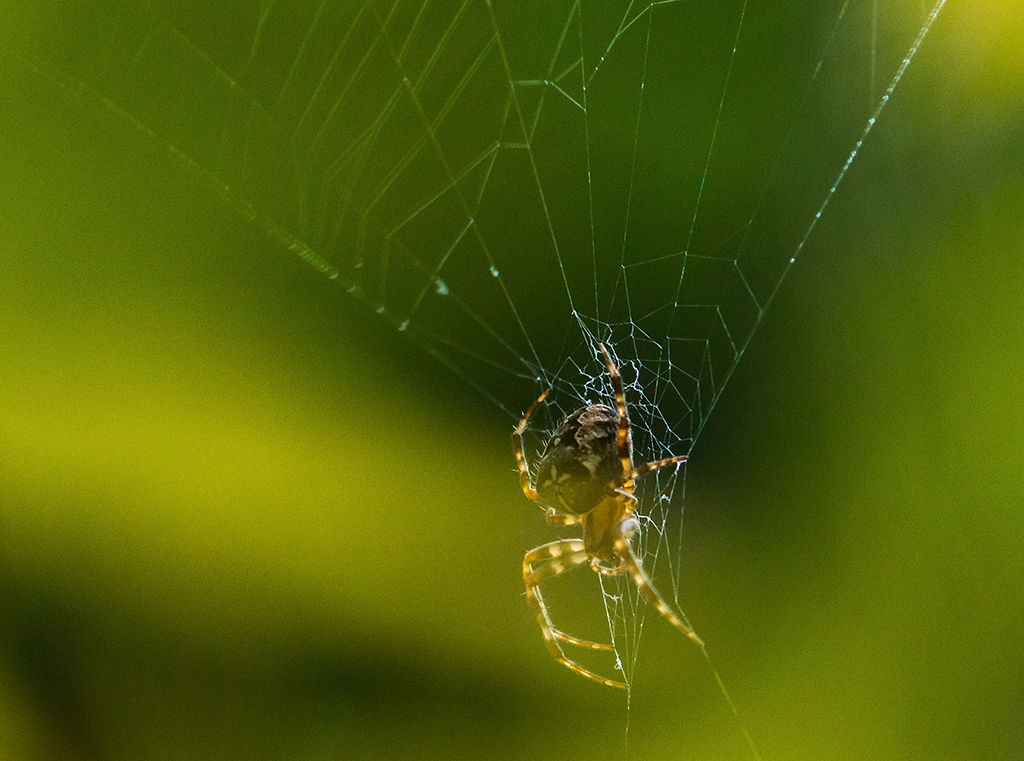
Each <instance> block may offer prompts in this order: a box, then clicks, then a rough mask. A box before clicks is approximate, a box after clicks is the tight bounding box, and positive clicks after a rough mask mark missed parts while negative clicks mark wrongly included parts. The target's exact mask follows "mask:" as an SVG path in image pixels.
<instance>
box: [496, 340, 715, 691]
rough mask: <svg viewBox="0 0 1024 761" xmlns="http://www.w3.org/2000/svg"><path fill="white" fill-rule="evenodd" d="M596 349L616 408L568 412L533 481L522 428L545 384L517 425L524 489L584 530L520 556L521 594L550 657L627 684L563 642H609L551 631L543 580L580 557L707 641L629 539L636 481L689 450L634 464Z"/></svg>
mask: <svg viewBox="0 0 1024 761" xmlns="http://www.w3.org/2000/svg"><path fill="white" fill-rule="evenodd" d="M598 348H599V349H600V350H601V354H602V355H603V356H604V361H605V364H606V365H607V366H608V374H609V376H610V378H611V383H612V389H613V391H614V392H615V408H614V409H613V408H612V407H609V406H608V405H605V404H592V405H590V406H587V407H581V408H580V409H578V410H576V411H575V412H573V413H572V414H570V415H569V416H568V417H567V418H566V419H565V421H564V422H563V423H562V424H561V425H560V426H559V427H558V429H557V430H556V431H555V433H554V434H553V435H552V436H551V439H550V440H549V441H548V442H547V445H546V446H545V447H544V452H543V454H542V455H541V460H540V463H539V464H538V465H537V473H536V480H535V481H534V480H533V479H531V476H530V468H529V465H528V464H527V462H526V453H525V451H524V449H523V433H524V432H525V431H526V427H527V425H528V424H529V422H530V417H531V416H532V415H533V413H534V412H535V411H536V410H537V408H538V407H539V406H540V405H541V404H542V403H543V401H544V400H545V399H546V398H547V396H548V393H550V390H548V391H545V392H544V393H543V394H541V395H540V397H539V398H538V399H537V401H535V402H534V403H533V406H532V407H530V409H529V410H528V411H527V413H526V414H525V415H523V419H522V420H520V421H519V425H518V426H516V429H515V432H514V433H513V434H512V451H513V452H514V454H515V457H516V463H517V464H518V466H519V480H520V484H521V486H522V489H523V494H525V495H526V497H527V499H530V500H532V501H534V502H539V503H541V504H542V505H544V506H545V507H546V508H547V510H546V511H545V517H546V519H547V522H548V523H549V524H550V525H552V526H574V525H580V526H581V527H582V529H583V537H582V538H581V539H560V540H557V541H554V542H549V543H547V544H542V545H541V546H540V547H536V548H534V549H532V550H530V551H529V552H527V553H526V556H525V557H524V558H523V581H524V582H525V584H526V599H527V602H529V604H530V607H531V608H532V609H533V612H534V614H535V615H536V617H537V623H538V624H540V630H541V633H542V634H543V635H544V641H545V642H546V644H547V646H548V650H550V651H551V655H553V656H554V658H555V660H557V661H558V662H559V663H561V664H562V665H564V666H566V667H568V668H570V669H572V670H573V671H575V672H576V673H577V674H580V675H582V676H585V677H587V678H588V679H593V680H594V681H595V682H600V683H601V684H604V685H607V686H609V687H619V688H625V687H626V684H625V683H624V682H619V681H615V680H613V679H607V678H605V677H603V676H600V675H598V674H595V673H593V672H592V671H588V670H587V669H585V668H583V667H582V666H581V665H580V664H578V663H576V662H575V661H573V660H572V659H571V658H569V657H567V656H566V654H565V652H564V651H563V649H562V645H563V644H569V645H575V646H577V647H584V648H589V649H592V650H608V651H610V650H612V646H611V645H606V644H601V643H597V642H590V641H587V640H582V639H577V638H576V637H571V636H569V635H568V634H566V633H564V632H562V631H559V630H558V629H556V628H555V626H554V624H553V623H552V622H551V617H550V616H549V615H548V610H547V607H546V606H545V604H544V598H543V597H542V596H541V592H540V584H541V582H543V581H546V580H547V579H550V578H553V577H555V576H558V575H559V574H560V573H563V572H564V571H567V570H569V569H570V568H573V567H574V566H577V565H582V564H583V563H590V567H591V568H592V569H593V570H594V571H595V572H597V573H601V574H605V575H608V576H614V575H617V574H620V573H628V574H629V576H630V578H631V579H632V580H633V583H634V584H635V585H636V587H637V589H638V590H639V591H640V593H641V594H642V595H643V596H644V597H645V598H646V599H647V601H648V602H649V603H650V604H651V605H653V606H654V607H655V608H656V609H657V611H658V612H659V613H660V614H661V615H662V616H664V617H665V618H667V619H668V620H669V622H670V623H671V624H672V625H673V626H675V627H676V628H677V629H679V630H680V631H681V632H683V634H685V635H686V636H687V637H689V638H690V639H691V640H693V641H694V642H695V643H696V644H697V645H699V646H701V647H703V646H704V643H703V642H702V641H701V639H700V638H699V637H698V636H697V635H696V633H694V631H693V629H691V628H690V627H689V626H687V625H686V624H685V623H684V622H683V621H682V619H680V618H679V616H677V615H676V614H675V613H674V612H673V610H672V609H671V608H670V607H669V605H668V604H667V603H666V602H665V601H664V599H663V598H662V597H661V595H660V594H659V593H658V591H657V590H656V589H655V588H654V586H653V585H652V584H651V580H650V578H648V576H647V574H646V573H645V572H644V570H643V568H642V567H641V564H640V559H639V558H638V557H637V556H636V554H635V553H634V552H633V548H632V546H631V545H630V537H631V536H632V534H633V532H634V531H636V529H637V526H638V523H637V520H636V518H635V517H634V515H633V512H634V510H635V508H636V502H637V499H636V497H635V496H634V494H633V492H634V490H635V488H636V479H637V478H639V477H640V476H642V475H645V474H647V473H650V472H652V471H654V470H657V469H658V468H663V467H665V466H667V465H674V464H677V463H682V462H686V456H685V455H680V456H678V457H669V458H667V459H664V460H656V461H654V462H648V463H645V464H643V465H641V466H639V467H633V455H632V436H631V430H630V423H629V411H628V410H627V409H626V398H625V394H624V393H623V390H622V378H621V377H620V376H619V371H618V368H616V367H615V364H614V363H613V362H612V359H611V356H610V355H609V354H608V350H607V349H605V347H604V345H603V344H599V345H598Z"/></svg>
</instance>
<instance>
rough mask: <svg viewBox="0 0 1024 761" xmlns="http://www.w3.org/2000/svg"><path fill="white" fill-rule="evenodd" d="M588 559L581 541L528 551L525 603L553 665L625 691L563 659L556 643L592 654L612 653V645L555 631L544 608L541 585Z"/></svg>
mask: <svg viewBox="0 0 1024 761" xmlns="http://www.w3.org/2000/svg"><path fill="white" fill-rule="evenodd" d="M589 559H590V556H589V555H588V553H587V550H586V548H585V547H584V545H583V541H582V540H580V539H561V540H558V541H555V542H549V543H548V544H542V545H541V546H540V547H537V548H535V549H532V550H530V551H529V552H527V553H526V557H524V558H523V581H524V582H525V583H526V600H527V602H529V603H530V607H531V608H532V609H533V612H534V615H536V617H537V623H538V624H539V625H540V630H541V634H543V635H544V642H545V643H546V644H547V646H548V650H549V651H550V652H551V655H552V656H553V657H554V659H555V660H556V661H558V662H559V663H561V664H562V665H563V666H565V667H567V668H570V669H572V670H573V671H575V672H576V673H577V674H579V675H581V676H585V677H587V678H588V679H593V680H594V681H595V682H600V683H601V684H604V685H607V686H608V687H619V688H621V689H625V688H626V685H625V683H624V682H616V681H614V680H612V679H606V678H605V677H603V676H600V675H598V674H595V673H594V672H592V671H588V670H587V669H585V668H583V666H581V665H580V664H578V663H576V662H575V661H573V660H571V659H569V658H568V657H566V655H565V653H564V652H562V647H561V645H560V644H559V641H562V642H568V643H569V644H571V645H576V646H578V647H586V648H589V649H591V650H612V649H613V648H612V646H611V645H605V644H601V643H598V642H590V641H588V640H582V639H577V638H576V637H571V636H569V635H568V634H565V633H564V632H560V631H558V630H557V629H556V628H555V627H554V624H552V623H551V617H550V616H549V615H548V609H547V606H546V605H545V604H544V598H543V597H542V596H541V593H540V589H539V587H540V583H541V582H542V581H544V580H546V579H550V578H553V577H555V576H557V575H558V574H560V573H562V572H564V571H567V570H569V569H570V568H572V567H574V566H577V565H581V564H583V563H586V562H587V561H588V560H589ZM534 564H538V567H537V568H536V569H534V568H533V565H534Z"/></svg>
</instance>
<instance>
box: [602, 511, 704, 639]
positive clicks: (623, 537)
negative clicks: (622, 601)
mask: <svg viewBox="0 0 1024 761" xmlns="http://www.w3.org/2000/svg"><path fill="white" fill-rule="evenodd" d="M636 528H637V522H636V519H635V518H626V519H625V520H624V521H622V523H621V524H620V529H619V534H620V535H619V538H618V539H616V540H615V553H616V554H617V555H618V557H619V558H620V559H621V560H622V565H623V566H624V567H625V569H626V570H627V571H629V575H630V577H631V578H632V579H633V583H634V584H636V588H637V589H639V590H640V593H641V594H642V595H643V596H644V597H646V598H647V602H649V603H650V604H651V605H653V606H654V607H655V608H656V609H657V611H658V612H659V613H660V614H661V615H663V616H664V617H665V618H667V619H668V620H669V623H671V624H672V625H673V626H674V627H676V628H677V629H678V630H679V631H681V632H682V633H683V634H685V635H686V636H687V637H689V638H690V639H691V640H692V641H693V642H694V643H695V644H696V645H697V646H699V647H700V648H701V649H703V648H704V640H702V639H701V638H700V637H698V636H697V633H696V632H695V631H694V630H693V629H691V628H690V627H689V626H687V625H686V624H685V623H683V621H682V619H680V618H679V617H678V616H677V615H676V614H675V612H674V611H673V610H672V608H670V607H669V605H668V603H667V602H665V600H664V599H663V598H662V596H661V595H660V594H659V593H658V590H657V589H655V588H654V585H653V584H652V583H651V580H650V579H649V578H648V576H647V574H646V573H645V572H644V569H643V568H642V567H641V565H640V559H639V558H637V556H636V555H634V554H633V548H632V546H631V545H630V543H629V537H630V536H631V535H632V533H633V532H634V531H635V530H636Z"/></svg>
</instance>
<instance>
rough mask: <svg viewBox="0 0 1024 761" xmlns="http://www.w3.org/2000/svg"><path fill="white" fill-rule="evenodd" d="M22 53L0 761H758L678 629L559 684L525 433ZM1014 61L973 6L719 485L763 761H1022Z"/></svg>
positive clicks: (770, 340) (1004, 15)
mask: <svg viewBox="0 0 1024 761" xmlns="http://www.w3.org/2000/svg"><path fill="white" fill-rule="evenodd" d="M42 10H43V9H41V8H40V7H38V6H35V7H33V6H25V7H24V8H22V9H20V11H19V12H18V13H17V14H16V15H12V18H15V20H16V21H17V23H18V24H22V25H23V26H21V27H17V28H19V29H23V30H31V29H32V28H33V24H37V23H41V22H40V21H39V19H40V18H41V16H42ZM45 11H46V12H47V13H52V14H56V16H55V17H56V18H58V19H59V18H60V16H59V14H60V12H61V6H59V5H55V6H52V7H48V8H46V9H45ZM10 12H11V13H12V14H14V11H10ZM12 40H13V42H12V41H10V40H8V41H7V42H8V43H9V44H8V45H7V50H8V53H9V54H5V56H4V58H3V59H2V64H0V66H2V68H0V82H2V88H3V89H2V102H3V104H4V105H3V108H2V110H0V123H2V128H0V134H2V135H3V140H2V146H0V194H2V198H0V209H3V210H4V211H3V213H2V214H0V241H2V246H3V253H2V255H0V326H2V327H0V606H2V608H0V758H4V759H8V758H11V759H21V758H24V759H35V758H46V759H48V758H54V759H56V758H61V759H75V758H82V759H86V758H88V759H92V758H101V759H106V758H133V759H134V758H238V757H245V758H309V759H319V758H345V759H350V758H396V759H401V758H422V759H429V758H435V757H436V758H447V759H451V758H479V757H488V758H524V759H525V758H531V759H532V758H539V757H554V758H588V759H593V758H599V757H602V758H603V757H613V758H617V757H622V755H623V752H624V748H623V745H624V737H625V726H626V723H627V721H628V724H629V755H630V756H631V757H634V758H645V759H646V758H651V759H656V758H715V759H720V758H746V757H749V752H748V751H747V749H746V747H745V745H744V744H743V739H742V735H741V734H740V731H739V728H738V724H737V722H736V720H735V719H734V718H733V717H732V716H731V715H730V714H729V713H728V710H727V708H726V707H725V706H724V705H723V703H722V700H721V697H720V696H719V694H718V692H717V688H716V687H715V685H714V682H713V677H712V676H711V674H710V673H709V669H708V667H707V665H706V663H705V662H704V661H703V660H702V658H701V656H700V654H699V653H698V652H695V651H694V650H693V648H692V647H690V646H689V645H688V643H686V642H682V643H681V642H680V638H679V637H678V633H676V632H674V631H672V630H671V629H670V627H666V626H657V625H650V626H648V627H647V628H646V629H645V635H644V640H643V643H642V654H641V659H640V663H639V667H638V673H637V676H636V683H635V691H634V694H633V696H632V702H631V705H630V707H629V710H628V711H627V708H626V704H625V700H624V698H623V696H622V695H621V694H619V693H614V692H613V691H611V690H604V689H601V688H599V687H598V686H595V685H592V684H589V683H587V682H585V681H584V680H581V679H578V678H576V677H575V676H573V675H572V674H570V673H568V672H567V671H565V670H564V669H560V668H557V667H555V666H554V664H552V663H551V660H550V658H549V656H548V655H547V653H546V651H545V650H544V648H543V647H542V646H541V642H540V638H539V636H538V633H537V631H536V624H535V622H534V621H533V620H532V616H531V615H530V613H529V610H528V608H527V606H526V605H525V603H524V601H523V597H522V592H521V584H522V581H521V577H520V575H519V564H520V562H521V558H522V554H523V552H524V551H525V549H527V548H528V547H531V546H534V545H535V544H538V543H539V542H541V541H545V538H546V537H549V533H548V532H547V530H546V529H545V527H544V526H543V523H542V522H541V521H539V520H538V519H537V516H536V514H535V513H534V512H533V511H532V510H531V509H530V508H529V507H528V506H526V505H525V504H524V500H523V498H522V495H521V493H519V491H518V487H517V483H516V477H515V474H514V470H513V465H512V462H511V456H510V454H509V451H508V433H509V431H510V428H511V426H510V420H509V419H508V418H507V417H506V416H505V415H503V414H502V413H501V412H500V411H499V410H498V409H496V408H495V407H494V406H493V405H491V404H489V403H487V402H486V401H484V400H482V399H481V398H479V396H477V395H475V394H473V393H472V392H471V391H469V390H468V389H466V388H464V387H463V386H462V385H461V384H460V383H459V382H457V381H456V380H455V379H454V378H453V377H452V376H451V375H450V374H448V372H447V371H446V370H445V369H444V368H443V367H441V366H439V365H438V364H437V363H435V362H434V361H433V360H432V359H430V358H429V357H428V356H427V355H426V354H425V353H424V352H422V351H421V350H420V349H419V348H418V347H417V346H415V345H413V344H411V343H410V342H408V341H407V340H404V338H403V337H402V336H401V335H400V334H398V333H396V332H395V331H393V330H392V329H390V328H389V326H388V325H387V324H385V323H384V322H383V321H381V320H379V319H377V318H376V317H375V316H374V315H373V314H371V313H369V310H366V309H365V307H364V306H363V305H361V304H360V303H358V302H355V301H354V300H352V299H349V298H347V297H346V296H345V295H344V293H343V292H341V290H340V289H338V287H337V286H336V285H335V284H332V283H331V282H330V281H327V280H325V279H324V278H322V277H320V276H319V275H317V274H316V273H315V272H313V271H311V270H310V268H309V267H307V266H306V265H305V264H303V263H302V262H301V261H299V260H297V259H294V258H291V257H289V256H288V255H287V254H286V253H285V252H283V251H282V250H281V247H280V246H279V245H278V244H276V243H275V242H274V241H272V240H268V239H267V237H266V236H265V235H263V234H261V233H260V231H259V230H258V229H253V227H252V226H251V225H248V224H247V223H246V222H245V220H244V219H242V218H240V216H239V215H238V214H236V213H235V212H234V211H233V210H232V209H231V208H229V207H228V205H227V204H224V203H223V202H222V201H221V200H220V199H219V198H217V197H216V196H215V194H213V193H211V192H210V190H209V188H208V187H207V186H206V185H205V184H204V183H203V182H202V181H201V180H200V179H199V178H198V177H197V176H196V175H194V174H190V173H189V172H187V171H183V170H182V168H181V166H180V165H179V164H178V163H176V162H174V161H170V160H168V156H167V153H166V150H163V151H161V150H160V149H159V147H154V141H152V140H150V139H147V138H146V137H145V136H144V135H142V134H141V133H140V132H139V131H138V130H133V129H129V128H126V127H125V125H118V124H116V123H114V121H113V120H111V119H110V118H109V117H107V116H105V115H104V114H102V113H99V112H98V111H97V110H96V109H89V108H81V109H75V108H74V103H75V101H74V99H70V98H68V97H67V94H66V93H55V92H52V91H47V90H46V89H45V88H41V87H39V86H38V80H37V79H34V78H33V76H32V75H31V73H30V72H29V71H28V70H27V69H26V67H25V66H24V63H23V62H24V57H23V56H24V55H28V54H31V44H32V35H31V33H30V31H26V32H25V33H24V34H23V35H21V36H19V35H13V36H12ZM1022 46H1024V14H1022V13H1021V10H1020V8H1019V6H1018V5H1015V4H1012V3H1008V2H1007V3H991V4H986V5H985V6H984V8H981V7H979V5H978V4H965V3H955V2H954V3H951V4H950V5H949V6H948V7H947V8H946V10H945V11H944V12H943V14H942V16H940V19H939V21H938V23H937V24H936V27H935V29H934V30H933V32H932V35H931V36H930V37H929V38H928V40H927V41H926V43H925V46H924V47H923V48H922V50H921V52H920V55H919V58H918V59H917V60H916V61H915V63H914V65H913V66H911V68H910V69H909V71H908V73H907V75H906V78H905V81H904V83H903V84H902V85H901V87H900V89H899V90H898V91H897V97H896V99H895V100H894V102H893V103H892V104H891V106H890V107H889V109H888V110H887V111H886V112H885V114H884V117H883V120H882V122H881V123H880V124H879V126H878V128H877V131H876V132H875V133H874V134H872V136H871V139H870V141H869V142H868V144H867V145H866V146H865V148H864V149H863V151H862V154H861V156H860V158H859V159H858V160H857V162H856V163H855V165H854V168H853V170H852V172H851V174H850V176H849V178H848V180H847V181H846V183H845V184H844V185H843V186H842V188H841V190H840V192H839V194H838V195H837V196H836V197H835V199H834V201H833V203H832V205H831V206H830V208H829V210H828V213H827V215H826V217H825V218H824V219H823V221H822V223H821V224H820V225H819V227H818V229H817V230H816V231H815V234H814V236H813V238H812V240H811V243H810V244H809V248H808V249H807V251H806V252H805V254H804V256H803V258H802V259H801V260H800V262H799V265H798V266H797V268H796V269H795V270H794V271H793V272H792V274H791V275H790V276H789V278H788V279H787V281H786V282H785V283H784V286H783V290H782V292H781V295H780V296H779V298H778V300H777V301H776V303H775V304H774V305H773V307H772V310H771V312H770V314H769V315H768V318H767V320H766V321H765V323H764V324H763V326H762V328H761V329H760V331H759V333H758V335H757V336H756V338H755V340H754V343H753V344H752V346H751V349H750V350H749V351H748V353H747V355H746V357H745V358H744V360H743V362H742V363H741V364H740V366H739V368H738V370H737V372H736V375H735V377H734V378H733V380H732V381H731V384H730V386H729V389H728V391H727V392H726V394H725V395H724V396H723V398H722V400H721V401H720V403H719V406H718V408H717V409H716V411H715V414H714V416H713V418H712V421H711V423H710V424H709V426H708V428H707V430H706V431H705V433H704V434H703V436H702V438H701V440H700V442H699V443H698V446H697V449H696V450H695V452H694V456H693V458H692V462H691V464H690V466H689V470H688V476H687V534H686V537H690V538H691V539H689V541H691V542H692V544H687V545H685V546H684V548H683V549H684V551H685V552H689V553H691V554H692V556H693V557H692V560H690V561H688V562H691V563H692V566H693V568H694V569H695V570H694V571H693V573H695V574H696V576H695V578H693V579H691V580H690V581H689V582H688V584H687V592H686V594H687V599H686V600H684V603H685V605H686V612H687V614H688V615H689V617H690V619H691V620H692V621H694V622H695V623H698V629H699V631H700V633H701V635H702V636H703V637H704V639H705V640H706V641H707V642H708V646H709V651H710V652H711V654H712V657H713V658H714V659H715V663H716V665H717V667H718V670H719V671H720V672H721V675H722V678H723V680H724V681H725V683H726V684H727V685H728V687H729V689H730V691H731V693H732V695H733V698H734V700H735V702H736V703H737V705H738V707H739V710H740V712H741V715H742V717H743V723H744V724H745V725H746V726H747V728H748V729H749V731H750V732H751V734H752V735H753V736H754V738H755V739H756V740H757V742H758V744H759V746H760V748H761V751H762V753H763V755H764V756H765V758H767V759H783V758H786V759H790V758H791V759H798V758H808V759H821V758H830V759H843V758H850V759H865V758H873V759H874V758H877V759H891V758H921V759H937V758H978V759H1001V758H1006V759H1011V758H1024V648H1022V647H1021V644H1020V639H1021V637H1020V632H1021V631H1022V627H1024V500H1022V496H1024V494H1022V492H1024V490H1022V483H1024V467H1022V464H1024V458H1022V452H1024V434H1022V430H1024V383H1022V377H1024V375H1022V365H1024V351H1022V349H1024V257H1022V254H1024V225H1022V224H1021V219H1022V215H1021V209H1022V208H1024V160H1022V156H1024V149H1022V146H1024V64H1022V62H1021V61H1022V60H1024V59H1022V57H1021V56H1020V50H1021V49H1022ZM835 95H836V98H837V100H838V101H841V100H842V99H843V97H844V93H843V92H838V93H836V94H835ZM808 150H810V149H808ZM798 221H799V220H798ZM807 221H808V222H809V220H807ZM526 401H528V400H526ZM688 572H689V571H688Z"/></svg>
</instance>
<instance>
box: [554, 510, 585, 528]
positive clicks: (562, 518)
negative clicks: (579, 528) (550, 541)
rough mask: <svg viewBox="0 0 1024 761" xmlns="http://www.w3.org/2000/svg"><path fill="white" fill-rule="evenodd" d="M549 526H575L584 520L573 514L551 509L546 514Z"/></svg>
mask: <svg viewBox="0 0 1024 761" xmlns="http://www.w3.org/2000/svg"><path fill="white" fill-rule="evenodd" d="M544 517H545V518H546V519H547V522H548V525H549V526H575V525H577V524H579V523H582V522H583V518H582V517H580V516H579V515H573V514H572V513H560V512H558V511H557V510H555V508H553V507H549V508H548V509H547V511H546V512H545V513H544Z"/></svg>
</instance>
